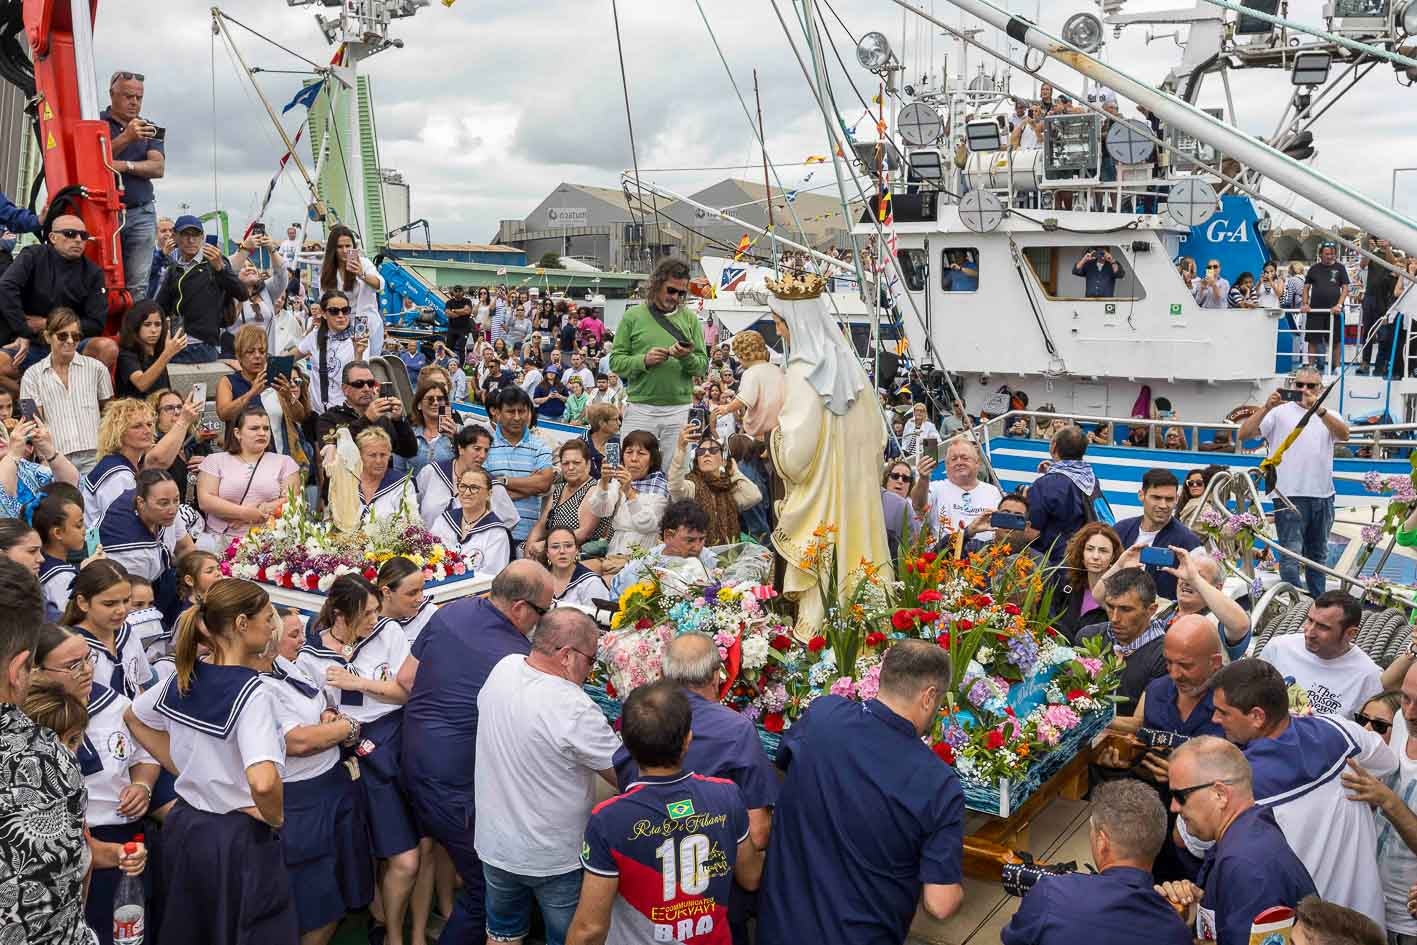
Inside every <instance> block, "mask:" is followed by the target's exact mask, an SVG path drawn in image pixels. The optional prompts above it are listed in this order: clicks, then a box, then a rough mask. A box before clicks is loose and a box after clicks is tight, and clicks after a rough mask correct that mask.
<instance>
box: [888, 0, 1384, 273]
mask: <svg viewBox="0 0 1417 945" xmlns="http://www.w3.org/2000/svg"><path fill="white" fill-rule="evenodd" d="M891 2H892V3H896V4H898V5H900V6H902V7H904V8H905V9H907V10H909V11H911V12H912V13H916V14H918V15H919V16H922V17H924V18H925V19H927V20H929V22H931V23H933V24H935V25H936V26H938V27H940V28H941V29H943V30H944V31H945V32H947V33H949V34H950V35H952V36H954V37H955V38H957V39H959V40H962V41H963V42H966V43H969V44H970V45H972V46H975V47H977V48H979V49H980V50H983V51H984V52H986V53H989V54H990V55H992V56H994V57H996V58H998V59H999V60H1000V61H1001V62H1004V63H1006V64H1008V65H1011V66H1014V67H1016V68H1020V69H1021V68H1024V66H1023V64H1022V63H1020V62H1019V61H1018V60H1016V59H1014V58H1012V57H1011V56H1009V55H1007V54H1006V53H1001V52H998V51H996V50H993V49H990V48H989V47H988V46H986V45H984V44H983V43H981V42H979V41H978V40H976V39H974V38H973V37H972V36H969V35H967V34H965V33H962V32H960V31H958V30H956V29H954V28H953V27H951V26H950V25H949V24H947V23H944V22H942V21H940V20H938V19H934V18H932V17H930V16H928V15H927V14H925V13H924V12H922V11H920V10H917V9H915V8H914V7H912V6H910V5H909V4H908V3H904V2H902V0H891ZM1048 84H1049V85H1051V86H1052V87H1053V88H1054V89H1055V90H1056V91H1058V92H1059V93H1061V94H1063V95H1066V96H1068V98H1069V99H1070V100H1071V101H1072V102H1074V103H1075V104H1077V105H1078V106H1080V107H1082V108H1085V109H1087V110H1088V111H1090V112H1093V113H1094V114H1097V115H1100V116H1104V117H1105V112H1104V110H1103V109H1102V106H1100V105H1098V104H1096V103H1095V102H1089V101H1087V96H1085V95H1079V94H1078V93H1077V92H1075V91H1073V90H1072V89H1070V88H1068V87H1067V86H1064V85H1063V84H1062V83H1060V82H1058V81H1056V80H1053V79H1050V80H1048ZM1143 127H1145V130H1143ZM1134 134H1135V135H1136V136H1137V137H1139V138H1145V139H1146V140H1148V141H1150V142H1152V143H1153V144H1155V145H1157V146H1159V147H1168V148H1169V147H1171V145H1169V144H1168V143H1167V142H1166V141H1165V140H1163V139H1162V138H1160V137H1159V136H1157V135H1155V134H1152V132H1151V128H1150V126H1138V127H1137V128H1136V129H1135V131H1134ZM1172 158H1173V160H1178V161H1182V162H1184V163H1186V164H1190V165H1192V166H1194V167H1197V168H1201V169H1203V170H1204V171H1205V172H1206V173H1207V174H1210V175H1211V176H1213V177H1216V178H1218V179H1219V180H1221V181H1223V182H1224V183H1226V184H1229V185H1230V186H1232V187H1234V188H1235V189H1236V190H1238V191H1239V192H1241V193H1243V194H1246V195H1248V196H1250V197H1253V198H1254V199H1255V200H1258V201H1260V202H1261V203H1264V204H1266V205H1268V206H1270V207H1273V208H1274V209H1275V210H1278V211H1279V212H1280V213H1282V214H1284V215H1285V216H1288V217H1290V218H1292V219H1294V220H1297V221H1298V222H1300V223H1302V224H1304V225H1305V226H1307V227H1309V228H1310V229H1313V230H1315V231H1317V232H1319V233H1322V234H1324V235H1325V236H1327V237H1328V238H1329V239H1331V240H1333V241H1334V242H1336V243H1338V244H1340V245H1342V246H1345V247H1347V248H1348V249H1350V250H1352V251H1353V252H1355V253H1357V254H1358V255H1360V256H1363V257H1365V258H1366V259H1368V260H1369V261H1370V262H1372V263H1376V264H1377V265H1380V266H1382V267H1383V268H1385V269H1388V270H1390V271H1391V272H1393V273H1394V274H1396V275H1399V276H1404V277H1405V276H1406V275H1407V273H1406V271H1405V270H1403V269H1402V268H1400V267H1398V266H1394V265H1393V264H1391V263H1389V262H1388V261H1387V260H1386V259H1383V258H1382V257H1381V256H1378V255H1376V254H1374V253H1372V252H1370V251H1369V250H1368V249H1366V248H1365V247H1363V246H1362V245H1361V244H1359V243H1356V242H1354V241H1353V240H1350V239H1348V238H1347V237H1345V236H1343V235H1342V234H1340V233H1338V232H1337V231H1335V230H1333V229H1331V228H1330V227H1327V226H1324V225H1323V224H1322V223H1319V222H1318V221H1317V220H1315V219H1313V218H1312V217H1309V216H1305V215H1304V214H1302V213H1300V212H1299V211H1297V210H1294V209H1292V208H1290V207H1288V206H1285V205H1284V204H1283V203H1281V202H1280V201H1278V200H1277V199H1275V198H1273V197H1266V196H1265V195H1264V194H1263V193H1261V192H1260V190H1259V188H1257V187H1250V186H1248V185H1246V184H1245V183H1243V182H1242V181H1240V180H1239V179H1238V178H1236V177H1232V176H1231V175H1229V174H1225V173H1224V172H1222V171H1219V170H1216V169H1214V168H1211V167H1208V166H1207V165H1205V164H1204V163H1203V162H1201V161H1199V160H1197V159H1196V158H1193V157H1191V156H1190V155H1188V154H1184V153H1182V152H1178V151H1175V150H1173V151H1172ZM1008 212H1009V213H1013V214H1019V215H1020V216H1023V214H1021V213H1020V212H1019V211H1018V210H1017V209H1010V210H1008ZM1024 218H1025V219H1029V218H1027V217H1024ZM1032 222H1038V221H1036V220H1035V221H1032ZM1128 225H1134V224H1128Z"/></svg>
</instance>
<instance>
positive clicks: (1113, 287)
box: [1073, 246, 1126, 299]
mask: <svg viewBox="0 0 1417 945" xmlns="http://www.w3.org/2000/svg"><path fill="white" fill-rule="evenodd" d="M1125 274H1126V273H1125V271H1124V270H1123V269H1122V264H1121V263H1119V262H1118V261H1117V260H1116V258H1115V257H1113V255H1112V251H1111V250H1110V249H1108V248H1107V247H1106V246H1097V247H1094V248H1092V249H1089V250H1088V251H1087V252H1086V253H1084V254H1083V257H1082V258H1081V259H1079V260H1078V264H1077V265H1076V266H1074V267H1073V275H1075V276H1080V277H1082V278H1083V279H1084V280H1086V282H1087V286H1086V288H1085V289H1084V290H1083V297H1084V298H1089V299H1110V298H1115V297H1116V295H1117V280H1118V279H1120V278H1122V276H1124V275H1125Z"/></svg>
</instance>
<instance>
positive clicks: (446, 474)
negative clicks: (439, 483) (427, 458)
mask: <svg viewBox="0 0 1417 945" xmlns="http://www.w3.org/2000/svg"><path fill="white" fill-rule="evenodd" d="M454 462H456V460H452V459H444V460H439V461H438V462H436V463H434V464H433V469H434V471H435V472H437V474H438V478H439V479H442V480H443V485H445V486H447V487H448V491H449V492H451V493H453V494H454V495H456V494H457V491H458V486H457V483H456V482H454V481H453V463H454Z"/></svg>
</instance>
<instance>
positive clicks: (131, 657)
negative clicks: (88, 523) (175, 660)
mask: <svg viewBox="0 0 1417 945" xmlns="http://www.w3.org/2000/svg"><path fill="white" fill-rule="evenodd" d="M131 595H132V585H130V584H129V583H128V572H127V571H126V570H125V569H124V567H123V566H122V565H121V564H119V563H117V562H116V561H110V560H109V559H107V558H98V559H95V560H93V561H90V562H89V563H88V564H86V565H84V568H83V570H82V571H80V572H79V576H78V577H77V578H75V579H74V593H73V596H72V597H71V598H70V599H69V606H68V607H66V608H65V610H64V616H63V619H62V620H61V622H62V623H63V624H64V625H65V626H68V627H72V628H74V629H75V630H77V631H78V632H79V634H80V635H82V636H83V638H84V641H85V642H87V643H88V645H89V659H90V660H91V661H92V662H93V669H94V680H95V681H96V682H98V683H99V684H100V685H102V686H107V687H108V688H109V689H112V690H113V691H114V692H117V693H119V694H120V695H124V696H127V697H128V698H129V699H132V698H135V697H136V696H137V695H138V693H140V692H142V691H143V690H144V689H146V688H147V687H148V684H149V683H150V682H151V681H152V675H153V673H152V664H150V663H149V662H148V655H147V653H146V652H145V651H144V649H143V642H142V640H140V639H138V635H137V634H136V633H133V632H132V628H131V627H129V626H128V604H129V601H130V599H131Z"/></svg>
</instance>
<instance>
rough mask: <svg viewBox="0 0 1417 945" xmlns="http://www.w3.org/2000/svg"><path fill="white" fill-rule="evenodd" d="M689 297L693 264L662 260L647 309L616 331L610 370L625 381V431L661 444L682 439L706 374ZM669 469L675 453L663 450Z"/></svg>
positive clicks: (628, 316)
mask: <svg viewBox="0 0 1417 945" xmlns="http://www.w3.org/2000/svg"><path fill="white" fill-rule="evenodd" d="M688 296H689V264H688V263H687V262H686V261H685V260H683V259H680V258H678V257H677V256H675V257H670V258H668V259H665V260H662V261H661V262H660V263H659V265H658V266H655V267H654V272H653V274H651V275H650V279H649V289H648V293H647V295H646V300H645V302H644V304H643V305H636V306H635V307H634V308H631V309H630V310H629V311H627V312H625V317H624V318H623V319H622V320H621V321H620V327H619V328H618V329H616V331H615V349H614V350H613V351H612V352H611V353H610V370H611V371H613V372H614V373H616V374H618V375H619V376H620V377H621V379H622V380H624V382H625V393H626V401H627V403H626V406H625V425H624V428H623V432H624V433H626V434H629V433H633V432H634V431H635V430H646V431H648V432H650V433H653V434H654V435H655V437H656V438H657V439H658V440H659V442H660V445H661V446H666V445H668V444H671V443H677V442H678V441H679V431H680V430H682V429H683V427H684V424H685V423H687V422H688V421H689V405H690V404H691V403H692V402H693V399H694V378H695V377H699V376H701V375H702V374H703V373H704V372H705V371H706V370H708V347H707V346H706V345H705V343H704V329H703V325H701V324H699V320H698V318H697V317H696V316H695V315H694V313H693V312H691V311H689V310H688V309H687V308H684V307H683V303H684V302H685V301H687V299H688ZM663 453H664V464H665V465H664V469H665V470H666V471H668V469H669V465H668V464H669V463H670V462H671V461H672V459H673V456H672V453H673V451H672V450H667V449H666V450H663Z"/></svg>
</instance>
